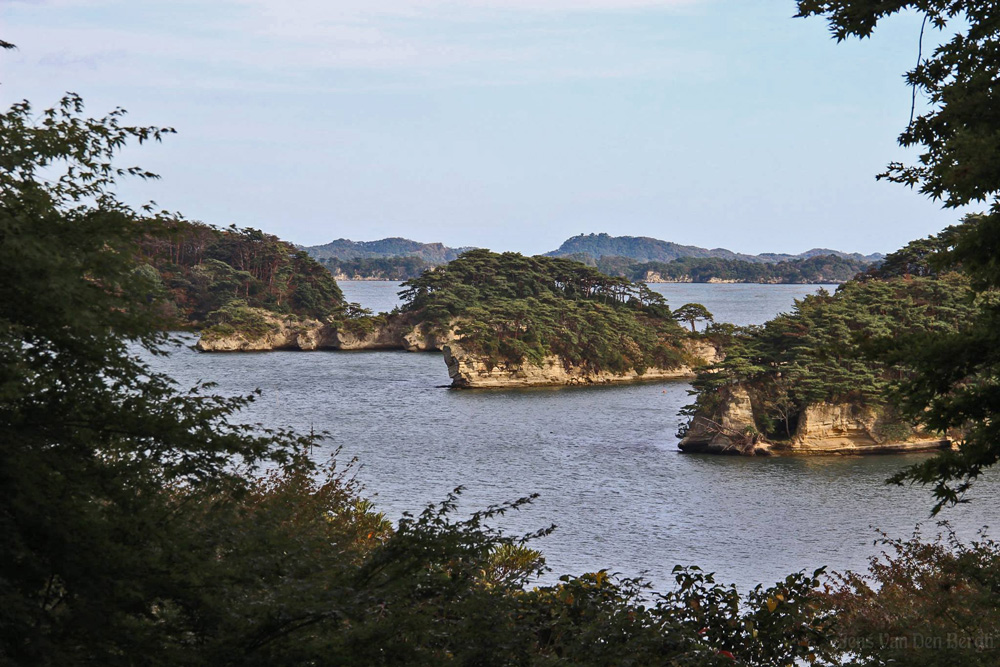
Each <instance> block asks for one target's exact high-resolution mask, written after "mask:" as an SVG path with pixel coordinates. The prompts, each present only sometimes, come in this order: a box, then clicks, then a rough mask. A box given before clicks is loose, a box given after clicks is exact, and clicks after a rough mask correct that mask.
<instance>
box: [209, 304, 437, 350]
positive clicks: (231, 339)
mask: <svg viewBox="0 0 1000 667" xmlns="http://www.w3.org/2000/svg"><path fill="white" fill-rule="evenodd" d="M262 312H263V311H262ZM262 317H263V318H264V320H265V321H266V324H267V328H268V329H269V331H268V332H267V333H265V334H262V335H260V336H250V335H248V334H246V333H243V332H237V333H234V334H232V335H218V334H215V333H211V332H210V333H209V334H208V335H204V336H202V337H201V338H200V339H199V340H198V343H197V344H196V347H197V349H199V350H201V351H202V352H252V351H266V350H409V351H411V352H422V351H431V350H440V349H441V347H442V346H443V345H445V344H447V343H448V342H450V341H451V340H454V338H455V327H454V325H453V326H452V327H450V328H448V329H447V330H445V331H437V330H433V329H431V328H430V327H428V326H427V325H426V324H416V325H415V324H414V323H413V322H412V320H411V319H410V318H409V317H408V316H406V315H398V314H397V315H390V316H388V317H387V318H386V319H385V321H384V322H383V323H375V324H373V325H368V324H366V323H356V324H349V325H347V326H343V325H338V324H336V323H327V322H319V321H317V320H296V319H292V318H288V319H285V318H281V317H279V316H276V315H274V314H273V313H266V314H264V315H262Z"/></svg>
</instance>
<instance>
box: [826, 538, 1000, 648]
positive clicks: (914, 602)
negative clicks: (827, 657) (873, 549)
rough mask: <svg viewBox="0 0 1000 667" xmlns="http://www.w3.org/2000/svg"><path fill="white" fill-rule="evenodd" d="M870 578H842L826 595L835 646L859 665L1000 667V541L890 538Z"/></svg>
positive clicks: (874, 561) (849, 575) (854, 575)
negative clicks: (998, 662) (999, 664)
mask: <svg viewBox="0 0 1000 667" xmlns="http://www.w3.org/2000/svg"><path fill="white" fill-rule="evenodd" d="M881 543H882V545H883V553H882V557H881V558H877V559H872V561H871V565H870V567H869V570H868V572H867V573H847V574H844V575H839V576H837V577H836V578H835V580H834V585H833V586H831V587H830V589H829V590H827V591H826V592H825V593H824V594H823V595H822V596H821V598H820V600H819V602H820V603H821V604H822V606H823V607H824V608H825V609H826V610H828V611H829V613H831V614H833V615H834V616H835V618H836V620H837V622H836V625H835V627H834V628H832V629H833V630H834V635H833V636H834V643H835V645H836V647H837V649H838V652H842V653H844V654H850V655H852V660H851V661H850V662H849V663H848V664H851V665H856V666H857V667H868V666H872V667H874V666H875V665H914V666H917V667H920V666H945V665H970V666H973V667H975V666H977V665H981V666H983V667H986V666H992V665H995V664H996V659H997V650H998V646H997V642H998V635H1000V612H998V610H1000V604H998V603H1000V600H998V593H997V592H998V591H1000V579H998V573H1000V544H997V543H996V542H995V541H993V540H991V539H988V538H986V537H983V538H981V539H979V540H975V541H972V542H971V543H968V544H965V543H962V542H961V541H959V540H958V539H957V538H956V537H955V535H954V534H953V533H952V534H949V535H948V536H947V537H946V538H942V537H940V536H939V537H938V538H937V539H936V540H933V541H930V542H925V541H923V540H921V539H920V537H919V535H915V536H914V537H913V538H912V539H909V540H892V539H888V538H887V537H883V538H882V540H881Z"/></svg>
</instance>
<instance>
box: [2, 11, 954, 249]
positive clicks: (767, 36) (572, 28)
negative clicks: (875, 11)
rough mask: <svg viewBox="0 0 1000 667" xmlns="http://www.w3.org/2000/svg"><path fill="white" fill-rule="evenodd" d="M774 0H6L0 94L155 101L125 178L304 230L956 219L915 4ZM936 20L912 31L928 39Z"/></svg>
mask: <svg viewBox="0 0 1000 667" xmlns="http://www.w3.org/2000/svg"><path fill="white" fill-rule="evenodd" d="M794 14H795V2H794V1H793V0H753V1H752V2H749V1H748V0H282V1H280V2H279V1H275V0H271V1H268V0H211V1H209V0H203V1H194V0H3V1H2V2H0V39H4V40H6V41H8V42H13V43H14V44H16V45H17V46H18V49H17V50H16V51H13V52H4V53H0V104H2V105H3V106H4V107H5V108H6V107H7V106H9V105H10V104H12V103H13V102H16V101H19V100H22V99H27V100H29V101H30V102H31V103H32V104H33V105H34V107H35V108H36V109H38V110H41V109H44V108H47V107H50V106H53V105H55V103H56V102H57V101H58V100H59V98H60V97H61V95H62V94H63V93H64V92H66V91H73V92H76V93H79V94H80V95H82V96H83V98H84V100H85V102H86V104H87V112H88V114H90V115H94V116H99V115H103V114H104V113H105V112H107V111H109V110H111V109H113V108H115V107H123V108H125V109H127V110H128V112H129V116H128V119H129V121H130V122H132V123H135V124H139V125H160V126H170V127H173V128H175V129H176V130H177V132H178V133H177V134H176V135H174V136H170V137H168V138H167V139H166V140H165V142H164V143H163V144H160V145H155V144H154V145H149V144H147V145H143V146H142V147H141V148H129V149H127V150H126V151H125V154H124V155H123V162H128V163H130V164H139V165H141V166H142V167H144V168H147V169H150V170H152V171H154V172H157V173H158V174H160V175H161V177H162V179H161V180H159V181H155V182H138V183H127V184H124V185H123V186H122V188H121V190H120V192H121V196H122V197H123V198H124V199H125V200H126V201H129V202H130V203H133V204H135V205H140V204H142V203H144V202H146V201H149V200H153V201H155V202H156V203H157V205H158V206H159V207H160V208H163V209H166V210H170V211H177V212H180V213H182V214H183V215H185V216H186V217H187V218H189V219H193V220H201V221H204V222H207V223H211V224H215V225H221V226H227V225H229V224H237V225H239V226H249V227H256V228H260V229H263V230H265V231H267V232H270V233H273V234H276V235H278V236H280V237H281V238H284V239H286V240H289V241H292V242H294V243H299V244H303V245H314V244H320V243H326V242H329V241H331V240H333V239H338V238H349V239H353V240H356V241H364V240H374V239H379V238H383V237H387V236H402V237H406V238H412V239H415V240H418V241H424V242H433V241H440V242H443V243H445V244H446V245H449V246H479V247H488V248H492V249H494V250H498V251H502V250H515V251H519V252H524V253H527V254H534V253H541V252H546V251H548V250H552V249H554V248H556V247H558V246H559V244H560V243H561V242H562V241H563V240H565V239H566V238H568V237H570V236H573V235H576V234H580V233H591V232H594V233H597V232H607V233H609V234H612V235H632V236H652V237H654V238H660V239H664V240H668V241H674V242H677V243H683V244H691V245H698V246H704V247H710V248H716V247H723V248H729V249H731V250H734V251H737V252H746V253H760V252H788V253H797V252H802V251H804V250H807V249H810V248H814V247H826V248H835V249H839V250H845V251H859V252H864V253H870V252H890V251H892V250H895V249H896V248H898V247H900V246H902V245H903V244H905V243H906V242H907V241H909V240H911V239H914V238H919V237H923V236H926V235H928V234H933V233H936V232H937V231H939V230H941V229H942V228H944V227H945V226H947V225H949V224H953V223H954V222H956V221H957V220H958V218H959V217H960V212H956V211H953V210H942V208H941V206H940V204H939V203H936V202H933V201H930V200H928V199H926V198H925V197H923V196H922V195H920V194H919V193H918V192H915V191H912V190H909V189H907V188H905V187H903V186H900V185H895V184H890V183H887V182H884V181H883V182H876V180H875V175H876V174H877V173H878V172H879V171H881V170H882V169H883V168H884V166H885V165H886V164H887V163H888V162H890V161H892V160H899V159H903V160H912V159H913V158H914V157H915V154H914V153H912V152H910V153H907V152H904V151H903V150H902V149H900V148H899V147H898V145H897V143H896V138H897V136H898V134H899V132H900V131H901V130H902V129H903V127H904V126H905V125H906V123H907V121H908V119H909V115H910V103H911V91H910V89H909V88H907V86H906V84H905V82H904V80H903V78H902V76H903V73H904V72H905V71H906V70H907V69H909V68H911V67H912V66H913V65H914V64H915V61H916V57H917V46H918V36H919V32H920V21H919V19H918V18H917V17H915V16H912V15H910V16H908V15H903V16H897V17H894V19H893V20H891V21H890V22H888V23H887V24H886V25H885V26H884V27H883V28H880V30H879V31H878V32H876V33H875V36H874V37H873V38H872V39H871V40H865V41H863V42H861V41H852V42H846V43H842V44H839V45H838V44H836V43H835V41H834V40H833V39H832V38H831V37H830V34H829V32H828V29H827V26H826V25H825V23H824V21H823V20H821V19H816V18H812V19H795V18H793V16H794ZM941 38H942V37H941V36H940V35H937V34H934V33H932V34H930V35H929V36H928V38H927V41H926V42H925V46H924V48H925V50H926V49H927V48H928V46H929V45H931V46H932V45H933V42H934V41H935V40H940V39H941Z"/></svg>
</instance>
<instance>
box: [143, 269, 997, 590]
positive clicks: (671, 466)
mask: <svg viewBox="0 0 1000 667" xmlns="http://www.w3.org/2000/svg"><path fill="white" fill-rule="evenodd" d="M342 286H343V288H344V292H345V293H346V294H347V296H348V298H349V299H351V300H355V301H358V302H360V303H362V305H366V306H368V307H371V308H373V309H374V310H386V309H388V308H390V307H391V306H392V305H393V304H394V294H395V290H396V289H397V285H396V283H370V282H366V283H343V284H342ZM655 287H656V288H657V289H658V290H659V291H661V292H662V293H664V294H665V295H666V296H667V298H668V299H669V301H670V303H671V304H672V305H673V306H675V307H676V306H678V305H681V304H682V303H686V302H689V301H697V302H699V303H702V304H704V305H706V306H707V307H708V308H709V309H710V310H712V312H714V313H715V315H716V319H717V320H720V321H727V320H728V321H733V322H737V323H741V324H746V323H759V322H763V321H765V320H766V319H768V318H770V317H772V316H773V315H774V314H776V313H777V312H779V311H783V310H787V309H789V308H790V307H791V304H792V300H793V299H794V298H796V297H800V296H802V295H803V294H806V293H808V292H810V291H813V290H814V289H816V288H815V287H813V286H792V285H789V286H785V285H782V286H759V285H673V284H665V285H656V286H655ZM156 363H157V364H158V365H159V366H160V367H161V368H162V369H164V370H166V371H168V372H169V373H171V374H172V375H173V376H174V377H175V378H176V379H178V380H179V381H180V382H181V384H182V386H183V385H188V384H191V383H193V382H194V381H196V380H199V379H204V380H212V381H215V382H217V383H218V384H219V391H220V392H223V393H230V394H242V393H246V392H248V391H249V390H251V389H253V388H255V387H260V388H261V389H262V390H263V392H264V394H263V397H262V398H261V399H260V400H259V401H258V402H257V403H256V404H255V405H254V406H253V407H252V409H251V410H249V411H248V413H247V415H246V418H247V420H248V421H259V422H262V423H264V424H267V425H271V426H290V427H295V428H297V429H301V430H309V429H315V430H317V431H321V430H327V431H329V432H330V433H331V434H332V437H331V440H330V442H329V443H328V444H327V445H326V446H325V447H324V448H322V449H321V450H318V451H317V452H316V456H317V457H324V458H325V457H326V455H327V454H329V453H331V452H333V451H334V450H335V448H336V447H341V448H342V454H341V460H343V461H346V460H347V459H349V458H350V457H355V456H356V457H357V458H358V461H359V468H358V470H357V476H358V478H359V479H360V480H361V481H362V482H363V483H364V485H365V488H366V492H367V494H368V495H370V496H373V497H374V499H375V501H376V503H377V504H378V506H379V507H380V508H381V509H382V510H383V511H385V512H386V513H387V514H389V515H390V516H391V517H393V518H398V517H399V516H400V515H401V514H402V512H404V511H419V510H420V509H422V507H423V506H424V505H426V504H427V503H432V502H436V501H439V500H441V499H443V498H444V496H445V495H446V494H447V493H448V492H449V491H450V490H451V489H453V488H455V487H456V486H459V485H464V486H465V487H466V488H467V490H466V492H465V493H464V494H463V496H462V498H463V500H462V504H461V506H462V508H463V509H465V510H471V509H477V508H482V507H484V506H486V505H488V504H492V503H498V502H502V501H505V500H513V499H515V498H518V497H520V496H523V495H528V494H531V493H539V494H541V497H540V498H539V499H538V500H536V501H535V503H534V504H533V505H532V506H530V507H529V508H528V509H527V510H524V511H522V512H519V513H517V514H516V515H513V516H509V517H508V518H506V519H505V520H504V524H503V525H504V527H505V528H508V529H510V530H513V531H521V532H527V531H531V530H534V529H537V528H540V527H544V526H548V525H550V524H556V525H557V526H558V528H557V530H556V532H555V533H554V534H552V535H551V536H549V537H546V538H544V539H542V540H540V541H539V542H538V548H540V549H541V550H542V551H543V552H544V553H545V555H546V557H547V559H548V562H549V565H550V566H551V567H552V568H553V570H554V573H553V576H555V575H558V574H562V573H581V572H585V571H593V570H597V569H601V568H608V569H610V570H612V571H618V572H622V573H624V574H627V575H637V574H641V573H645V574H647V576H649V578H650V579H652V581H653V582H654V584H655V585H657V586H658V587H661V588H662V587H666V586H668V585H669V584H670V581H671V579H670V570H671V569H672V568H673V566H674V565H675V564H692V565H699V566H701V567H702V568H705V569H707V570H709V571H714V572H716V573H717V577H718V579H719V580H720V581H725V582H734V583H736V584H738V585H739V586H740V587H741V589H745V588H747V587H749V586H751V585H753V584H756V583H773V582H774V581H776V580H778V579H780V578H783V577H784V576H785V575H786V574H788V573H789V572H792V571H796V570H800V569H809V570H812V569H814V568H816V567H819V566H821V565H827V566H830V567H831V568H832V569H836V570H844V569H848V568H851V569H861V568H864V567H865V565H866V562H867V559H868V558H869V557H870V556H872V555H874V554H876V553H877V552H878V551H879V548H878V547H876V546H874V545H873V540H874V539H875V538H876V537H877V535H876V532H875V528H879V529H881V530H884V531H886V532H888V533H889V534H890V535H892V536H896V537H908V536H909V535H910V534H911V533H912V531H913V530H914V527H915V526H916V524H917V523H918V522H920V521H924V526H925V530H924V532H925V533H934V532H936V531H937V530H938V529H937V527H936V525H935V523H934V522H933V521H930V520H929V518H928V517H929V510H930V507H931V497H930V494H929V492H928V491H927V490H926V489H922V488H897V487H889V486H886V485H885V484H884V483H883V482H884V480H885V479H886V477H888V476H889V475H891V474H892V473H894V472H895V471H897V470H899V469H901V468H902V467H904V466H906V465H909V464H912V463H915V462H917V461H920V460H922V456H920V455H908V456H879V457H865V458H861V457H836V458H825V457H824V458H774V459H766V458H735V457H710V456H698V455H689V454H681V453H680V452H678V450H677V438H676V436H675V433H676V431H677V428H678V426H679V425H680V422H681V418H680V416H679V414H678V411H679V410H680V408H681V407H682V406H684V405H685V404H687V403H688V402H690V397H689V395H688V393H687V392H688V389H689V386H688V385H687V384H686V383H684V382H672V383H661V384H642V385H634V386H622V387H607V388H558V389H531V390H514V391H452V390H448V389H446V388H444V385H446V384H447V383H448V373H447V370H446V368H445V364H444V362H443V360H442V359H441V355H440V354H439V353H406V352H272V353H263V354H260V353H258V354H215V355H212V354H198V353H197V352H194V351H193V350H190V349H187V348H184V349H181V350H179V351H178V352H177V353H175V354H174V355H172V356H171V357H169V358H167V359H163V360H156ZM998 481H1000V480H998V479H997V476H996V475H990V476H989V477H988V478H987V479H985V480H984V481H982V482H980V483H979V484H978V485H977V486H976V487H975V489H974V494H973V495H974V502H973V504H971V505H968V506H964V507H961V508H959V509H957V510H950V511H946V512H945V513H944V517H943V518H947V519H949V520H950V521H952V522H953V524H954V526H955V527H956V528H957V529H958V531H959V533H960V534H961V535H964V536H966V537H971V536H973V535H974V534H975V532H976V530H977V529H978V528H980V527H981V526H983V525H987V524H990V523H992V522H994V520H995V519H996V518H997V516H998V508H997V503H996V498H997V497H998V491H1000V484H998Z"/></svg>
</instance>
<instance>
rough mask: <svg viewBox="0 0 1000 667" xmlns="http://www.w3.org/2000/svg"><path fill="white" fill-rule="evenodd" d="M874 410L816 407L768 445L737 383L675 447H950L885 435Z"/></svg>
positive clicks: (914, 433)
mask: <svg viewBox="0 0 1000 667" xmlns="http://www.w3.org/2000/svg"><path fill="white" fill-rule="evenodd" d="M882 420H883V415H881V414H880V413H879V411H878V410H875V409H871V408H862V407H858V406H855V405H851V404H847V403H818V404H815V405H809V406H806V408H805V409H804V410H802V412H801V413H800V414H799V415H798V419H797V421H796V424H795V429H794V431H793V433H792V436H791V438H789V439H787V440H780V441H778V440H776V441H768V440H767V439H765V438H763V437H762V436H761V435H760V434H759V432H758V430H757V420H756V419H755V409H754V405H753V401H752V400H751V397H750V394H749V393H748V392H747V391H746V389H744V388H743V387H741V386H739V385H737V386H735V387H732V388H730V389H729V391H728V392H727V396H725V397H724V400H723V402H722V404H721V405H720V407H719V408H718V409H717V410H716V411H715V413H714V414H713V415H711V416H710V417H709V416H705V415H698V416H695V417H694V419H692V421H691V424H690V426H689V428H688V432H687V434H686V435H685V436H684V438H683V439H682V440H681V442H680V444H679V445H678V446H679V447H680V449H681V450H683V451H686V452H698V453H709V454H744V455H754V454H880V453H890V452H912V451H930V450H934V449H943V448H945V447H948V446H949V441H948V439H947V438H945V437H942V436H939V435H935V434H932V433H927V432H924V431H919V430H910V429H904V432H901V433H898V434H897V435H896V436H895V437H893V436H890V435H886V434H885V433H884V432H883V431H885V430H886V429H884V428H883V425H882V423H881V422H882Z"/></svg>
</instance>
